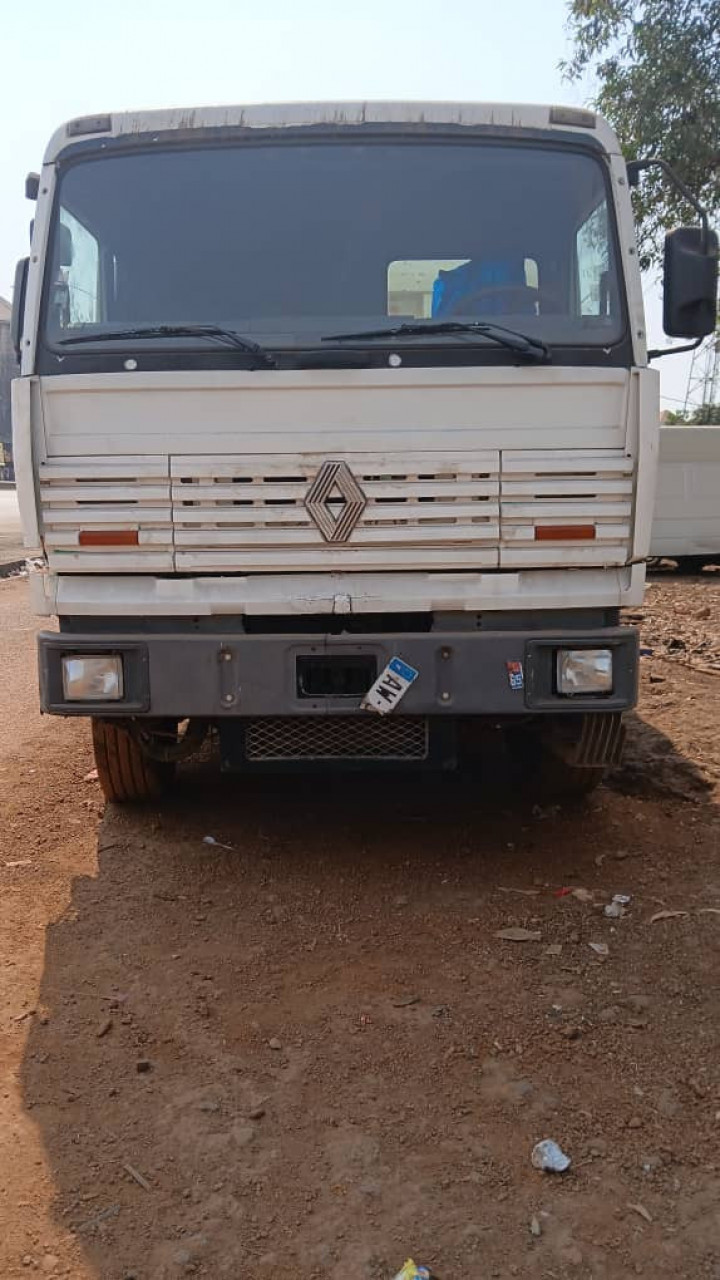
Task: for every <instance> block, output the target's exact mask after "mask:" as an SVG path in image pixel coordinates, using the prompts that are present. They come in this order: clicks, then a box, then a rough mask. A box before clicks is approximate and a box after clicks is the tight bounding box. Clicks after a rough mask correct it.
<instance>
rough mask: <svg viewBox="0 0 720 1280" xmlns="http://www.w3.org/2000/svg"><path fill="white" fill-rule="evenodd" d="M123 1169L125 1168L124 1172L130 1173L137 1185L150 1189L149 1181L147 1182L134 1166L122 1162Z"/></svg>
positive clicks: (146, 1189)
mask: <svg viewBox="0 0 720 1280" xmlns="http://www.w3.org/2000/svg"><path fill="white" fill-rule="evenodd" d="M123 1169H124V1170H125V1172H126V1173H129V1174H130V1177H131V1178H132V1179H133V1180H134V1181H135V1182H137V1184H138V1186H139V1187H142V1188H143V1190H144V1191H152V1187H151V1186H150V1183H149V1182H148V1180H147V1178H144V1177H143V1175H142V1174H141V1173H140V1172H139V1171H138V1170H137V1169H136V1168H135V1166H134V1165H132V1164H124V1165H123Z"/></svg>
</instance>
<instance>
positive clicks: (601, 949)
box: [588, 942, 610, 956]
mask: <svg viewBox="0 0 720 1280" xmlns="http://www.w3.org/2000/svg"><path fill="white" fill-rule="evenodd" d="M588 946H589V947H590V949H591V951H594V952H595V955H596V956H609V955H610V948H609V946H608V944H607V942H588Z"/></svg>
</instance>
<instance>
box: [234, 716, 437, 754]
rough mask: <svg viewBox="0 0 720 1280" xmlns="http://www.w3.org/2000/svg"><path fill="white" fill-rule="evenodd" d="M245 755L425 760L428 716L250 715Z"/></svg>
mask: <svg viewBox="0 0 720 1280" xmlns="http://www.w3.org/2000/svg"><path fill="white" fill-rule="evenodd" d="M245 756H246V758H247V759H248V760H254V761H271V760H274V761H282V760H287V761H292V760H306V761H309V760H318V761H320V760H378V761H382V760H425V759H427V756H428V723H427V720H423V719H417V718H410V717H405V718H403V717H402V716H398V717H395V716H373V715H370V714H368V715H367V716H323V717H322V718H318V717H313V718H310V717H307V718H306V717H298V716H268V717H263V718H261V719H258V720H250V721H249V722H248V724H247V727H246V729H245Z"/></svg>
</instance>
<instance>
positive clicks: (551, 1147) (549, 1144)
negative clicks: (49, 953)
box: [531, 1138, 572, 1173]
mask: <svg viewBox="0 0 720 1280" xmlns="http://www.w3.org/2000/svg"><path fill="white" fill-rule="evenodd" d="M531 1160H532V1164H533V1168H535V1169H542V1171H543V1173H564V1172H565V1170H566V1169H569V1168H570V1165H571V1163H572V1161H571V1160H570V1156H566V1155H565V1152H564V1151H563V1150H562V1148H561V1147H559V1146H558V1144H557V1142H554V1141H553V1139H552V1138H543V1140H542V1142H538V1143H536V1144H535V1146H534V1147H533V1152H532V1156H531Z"/></svg>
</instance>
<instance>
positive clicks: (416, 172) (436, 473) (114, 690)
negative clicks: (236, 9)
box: [13, 103, 707, 801]
mask: <svg viewBox="0 0 720 1280" xmlns="http://www.w3.org/2000/svg"><path fill="white" fill-rule="evenodd" d="M628 186H629V184H628V174H627V170H626V165H625V162H624V160H623V157H622V155H621V151H620V147H619V144H618V142H617V139H616V138H615V136H614V134H613V133H612V131H611V130H610V128H609V127H608V125H607V124H606V123H605V122H604V121H603V120H602V119H601V118H600V117H598V116H596V115H595V114H594V113H593V112H589V111H585V110H578V109H574V108H562V107H547V106H520V105H498V104H446V103H444V104H427V103H423V104H418V103H332V104H310V105H308V104H303V105H292V104H291V105H280V106H271V107H248V106H242V107H240V106H238V107H222V108H208V109H197V110H182V111H181V110H177V111H154V112H147V113H137V114H117V115H97V116H93V117H86V118H83V119H80V120H74V121H71V122H70V123H69V124H67V125H64V126H63V127H62V128H61V129H59V130H58V131H57V132H56V133H55V135H54V137H53V138H52V140H51V142H50V144H49V147H48V150H47V153H46V156H45V160H44V164H43V167H42V171H41V173H40V174H39V175H38V176H37V178H36V179H35V180H33V181H32V182H31V184H30V187H31V189H30V191H29V194H30V195H31V196H33V197H34V198H35V199H36V206H37V207H36V215H35V219H34V229H33V236H32V249H31V254H30V258H29V260H26V261H25V263H24V264H21V269H20V271H19V276H18V285H17V288H16V299H15V306H16V319H15V330H16V339H17V343H18V350H19V352H20V355H21V361H22V364H21V377H20V378H19V379H18V380H17V381H16V382H15V384H14V388H13V414H14V441H15V445H14V449H15V461H16V470H17V478H18V492H19V498H20V504H21V513H22V517H23V523H24V537H25V546H26V550H27V554H28V558H29V563H30V582H31V587H32V592H33V599H34V601H35V607H36V610H37V612H38V613H40V614H46V615H55V616H56V617H57V619H58V624H59V630H58V631H57V632H55V631H48V632H45V633H42V634H41V635H40V637H39V660H40V697H41V702H42V707H43V710H44V711H46V712H48V713H51V714H57V715H81V716H87V717H90V718H91V719H92V723H93V737H94V743H95V750H96V757H97V761H98V768H99V772H100V778H101V781H102V783H103V786H104V788H105V792H106V794H107V795H108V797H109V798H110V799H113V800H118V801H121V800H136V799H142V798H144V797H146V796H148V795H151V794H154V793H156V792H157V790H158V789H159V788H160V787H161V786H162V785H164V784H165V782H166V781H167V780H168V778H169V776H170V774H171V773H172V770H173V767H174V765H175V763H176V762H177V760H179V759H181V758H183V756H186V755H188V754H190V753H191V752H193V751H195V750H197V749H198V746H199V744H200V742H201V741H202V740H203V738H204V737H205V735H207V734H208V733H209V734H211V735H212V736H213V738H214V739H215V740H216V741H217V743H218V744H219V756H220V761H221V765H222V767H223V768H225V769H228V770H231V769H246V770H247V769H250V770H259V769H269V768H286V767H288V766H294V765H297V764H299V763H300V764H305V765H309V764H313V765H321V766H322V767H327V768H329V767H331V766H333V765H338V764H340V765H343V766H352V767H358V766H361V765H364V764H368V763H371V764H373V765H374V766H378V765H385V766H386V767H389V768H396V767H400V766H402V767H416V768H422V767H427V766H430V765H437V764H440V765H445V766H447V765H450V764H452V763H453V762H454V761H455V760H456V759H457V757H458V751H459V748H460V746H461V745H462V743H463V741H465V740H467V738H468V736H470V737H471V736H472V732H473V731H474V730H475V729H477V728H483V727H489V726H492V727H493V729H494V728H496V727H497V726H500V727H502V728H504V729H505V730H506V731H507V738H508V741H516V740H518V733H517V731H518V730H522V733H521V734H520V735H519V736H520V738H521V740H522V741H523V742H524V744H525V746H524V747H523V751H522V759H523V761H524V762H526V763H527V768H528V770H530V769H534V768H536V767H538V763H539V764H541V765H542V762H545V763H547V762H550V761H551V762H552V763H553V766H554V768H555V776H556V777H557V776H558V771H559V776H560V777H561V778H562V781H563V784H564V785H566V786H568V787H572V788H574V789H581V790H584V789H587V788H588V787H589V786H591V785H593V784H594V783H595V782H596V781H597V780H599V778H600V777H601V776H602V771H603V769H604V768H605V767H606V765H607V764H608V763H611V762H613V761H614V760H616V759H617V757H618V753H619V751H620V748H621V743H622V713H623V712H624V711H626V710H627V709H628V708H630V707H632V705H633V704H634V701H635V697H636V688H637V653H638V650H637V637H636V633H635V632H634V630H633V629H632V628H629V627H626V626H623V625H622V624H621V620H620V614H621V610H622V608H623V607H624V606H626V605H637V604H639V603H640V601H641V599H642V595H643V586H644V579H645V560H646V557H647V555H648V551H649V539H650V528H651V520H652V509H653V499H654V492H655V481H656V469H657V452H658V419H659V413H658V378H657V374H656V373H655V372H654V371H653V370H651V369H650V368H649V367H648V352H647V345H646V333H645V321H644V317H643V304H642V294H641V285H640V273H639V269H638V258H637V250H636V243H635V236H634V230H633V221H632V212H631V204H630V193H629V189H628ZM693 230H694V229H691V231H690V239H691V241H692V231H693ZM676 249H677V253H679V252H680V251H681V250H682V252H686V254H687V252H689V251H690V250H692V251H693V252H695V251H696V249H697V246H696V243H695V241H692V243H691V244H690V245H689V247H688V242H687V240H685V241H683V243H682V245H680V246H676ZM677 253H675V256H673V253H672V251H671V263H670V265H671V267H672V268H673V270H674V273H675V277H677V275H678V269H677ZM696 256H697V254H696ZM701 274H702V273H701ZM703 279H705V278H704V277H703ZM703 289H704V291H705V292H704V294H703ZM685 293H686V294H687V289H686V291H685ZM701 294H703V297H702V298H700V302H701V303H702V304H703V305H705V304H706V303H707V297H706V296H705V295H706V294H707V283H705V284H698V285H696V288H695V294H694V295H693V297H692V298H690V300H689V302H688V297H687V296H683V298H682V299H680V298H676V299H675V300H674V301H673V299H670V304H669V305H670V314H671V316H674V317H675V318H674V320H672V321H671V323H674V326H675V328H674V330H673V329H670V330H669V331H671V332H673V331H674V332H676V333H677V332H680V333H683V332H690V331H693V330H692V326H693V325H694V326H695V329H694V332H697V330H698V326H699V325H702V324H703V323H705V324H706V321H705V320H699V319H698V314H697V305H699V304H698V297H700V295H701ZM695 295H697V297H696V296H695ZM666 302H667V299H666ZM681 303H682V305H683V306H685V312H684V313H683V315H682V316H681V315H680V313H681V310H682V308H681ZM694 303H695V304H697V305H696V306H695V311H693V304H694ZM673 307H674V308H675V310H674V311H673V310H672V309H673ZM705 310H706V311H707V306H706V305H705ZM703 314H705V313H703ZM678 316H680V318H678ZM683 316H684V318H683ZM683 325H684V326H685V328H684V329H683V328H682V326H683ZM666 327H667V326H666ZM528 744H532V746H533V750H532V752H529V753H528V751H527V750H526V748H527V745H528ZM531 759H532V761H533V762H534V763H532V764H531V763H530V761H531ZM523 767H525V765H524V766H523ZM543 767H544V765H543Z"/></svg>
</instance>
